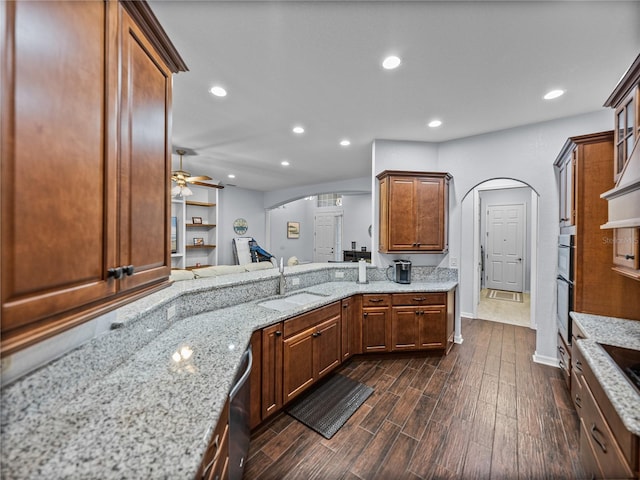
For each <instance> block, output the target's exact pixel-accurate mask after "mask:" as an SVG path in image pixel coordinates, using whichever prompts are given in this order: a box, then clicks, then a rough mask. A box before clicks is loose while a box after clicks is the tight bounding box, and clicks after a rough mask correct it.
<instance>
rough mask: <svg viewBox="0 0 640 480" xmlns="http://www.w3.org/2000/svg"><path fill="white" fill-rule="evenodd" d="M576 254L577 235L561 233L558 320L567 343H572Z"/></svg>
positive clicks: (559, 239) (559, 241)
mask: <svg viewBox="0 0 640 480" xmlns="http://www.w3.org/2000/svg"><path fill="white" fill-rule="evenodd" d="M574 255H575V235H560V236H559V237H558V277H557V279H556V287H557V302H556V321H557V322H558V331H559V332H560V335H562V338H563V339H564V341H565V343H566V344H567V345H571V317H570V316H569V312H570V311H571V310H573V281H574V277H573V272H574V269H573V261H574Z"/></svg>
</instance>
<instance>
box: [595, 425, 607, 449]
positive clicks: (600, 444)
mask: <svg viewBox="0 0 640 480" xmlns="http://www.w3.org/2000/svg"><path fill="white" fill-rule="evenodd" d="M596 432H597V433H598V435H602V432H601V431H600V430H598V427H596V424H595V423H594V424H592V425H591V438H593V441H594V442H596V443H597V444H598V446H599V447H600V448H601V449H602V451H603V452H604V453H607V446H606V445H605V444H604V443H603V442H601V441H600V440H598V437H596Z"/></svg>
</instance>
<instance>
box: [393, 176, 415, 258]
mask: <svg viewBox="0 0 640 480" xmlns="http://www.w3.org/2000/svg"><path fill="white" fill-rule="evenodd" d="M387 208H388V210H389V212H388V222H389V224H388V226H387V231H388V234H389V247H388V248H389V249H390V250H415V247H416V221H417V218H416V196H415V180H414V178H412V177H391V179H390V182H389V200H388V205H387Z"/></svg>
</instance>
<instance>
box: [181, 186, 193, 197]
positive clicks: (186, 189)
mask: <svg viewBox="0 0 640 480" xmlns="http://www.w3.org/2000/svg"><path fill="white" fill-rule="evenodd" d="M191 195H193V192H192V191H191V189H190V188H189V187H187V186H184V187H182V196H183V197H189V196H191Z"/></svg>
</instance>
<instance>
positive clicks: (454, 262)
mask: <svg viewBox="0 0 640 480" xmlns="http://www.w3.org/2000/svg"><path fill="white" fill-rule="evenodd" d="M449 263H450V265H451V266H452V267H457V266H458V257H451V260H450V262H449Z"/></svg>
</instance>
